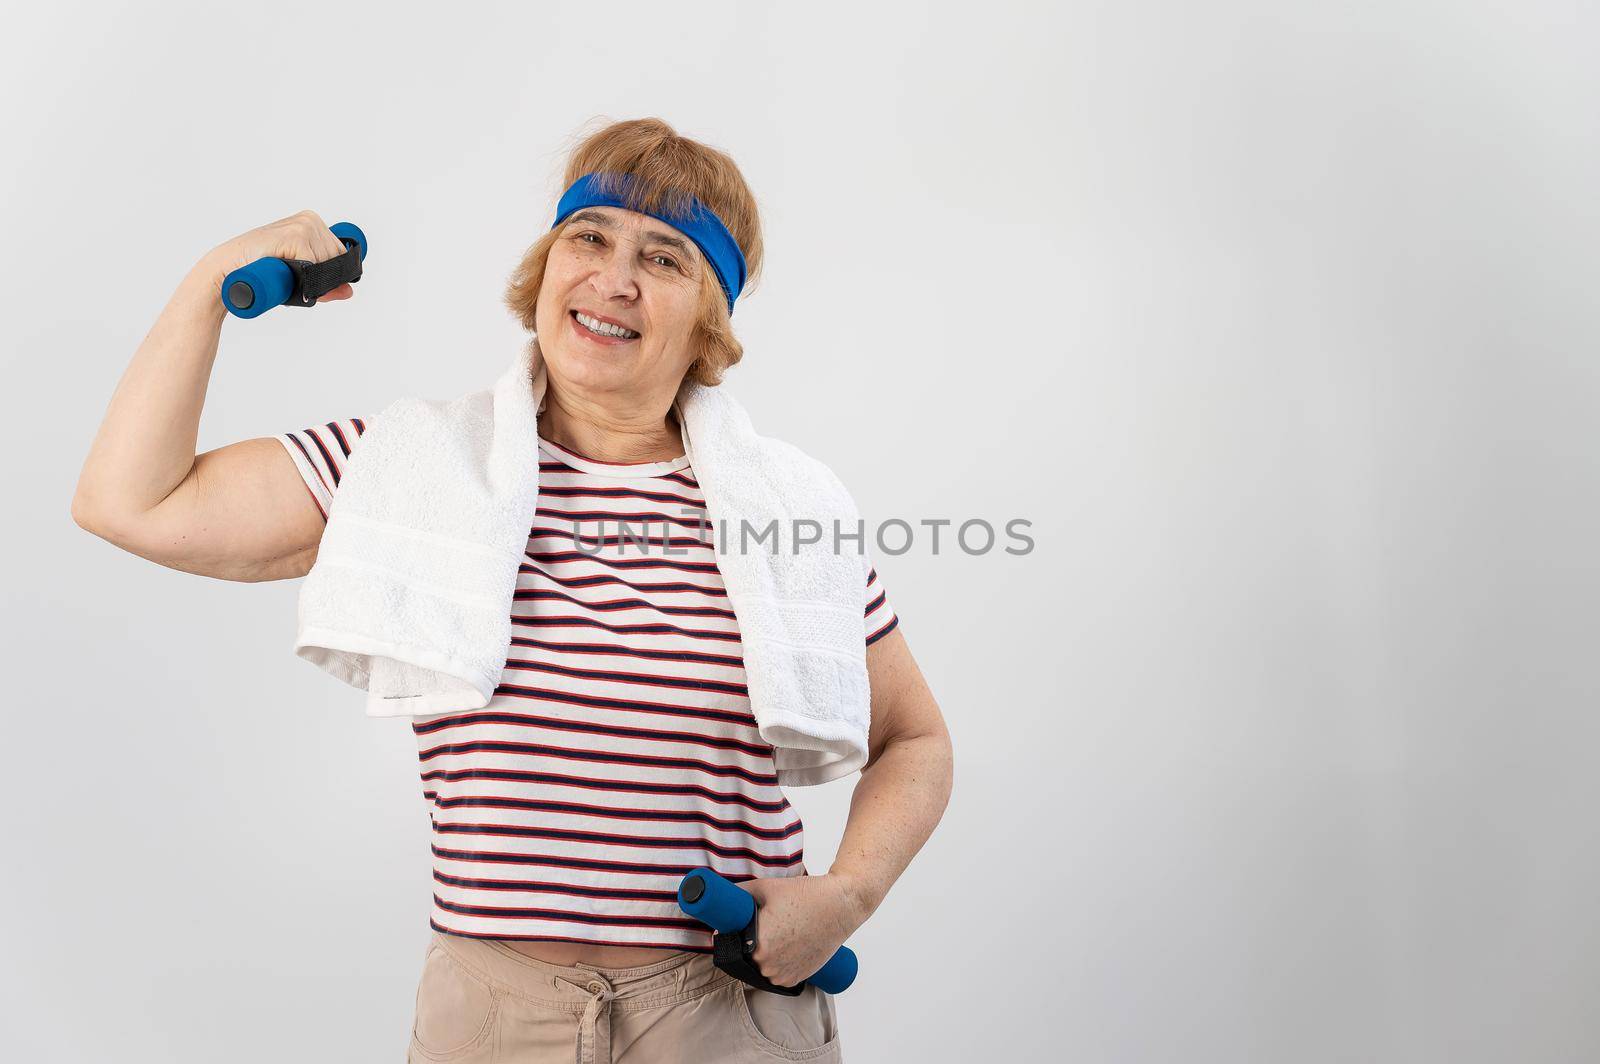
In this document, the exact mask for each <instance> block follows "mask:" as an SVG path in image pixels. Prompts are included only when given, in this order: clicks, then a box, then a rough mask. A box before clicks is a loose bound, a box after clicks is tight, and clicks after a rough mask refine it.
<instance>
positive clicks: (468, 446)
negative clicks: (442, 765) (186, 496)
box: [295, 340, 870, 786]
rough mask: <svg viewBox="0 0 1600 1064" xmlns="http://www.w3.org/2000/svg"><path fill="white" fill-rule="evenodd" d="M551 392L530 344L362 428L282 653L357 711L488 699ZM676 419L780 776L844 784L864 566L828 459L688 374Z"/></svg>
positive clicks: (502, 652)
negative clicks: (468, 379)
mask: <svg viewBox="0 0 1600 1064" xmlns="http://www.w3.org/2000/svg"><path fill="white" fill-rule="evenodd" d="M530 379H531V386H530ZM547 380H548V378H547V373H546V369H545V366H544V360H543V357H542V356H541V355H540V353H539V350H538V342H537V340H534V341H532V342H530V343H528V344H525V345H523V347H522V349H521V351H520V352H519V354H518V357H517V358H516V359H515V360H514V362H513V364H512V366H511V367H510V368H509V369H507V370H506V371H505V373H504V374H503V375H502V376H501V377H500V379H499V381H497V382H496V383H495V385H494V387H493V388H492V389H490V390H486V391H479V392H473V393H471V394H469V395H464V396H462V397H461V398H459V399H455V400H450V401H445V400H434V399H421V398H415V397H408V398H404V399H399V400H396V401H395V402H394V403H392V404H391V405H390V406H389V407H388V408H386V409H385V410H384V411H383V412H382V413H380V414H379V415H378V416H377V417H375V418H373V419H371V420H370V421H369V422H368V424H367V428H366V431H365V432H364V433H362V436H361V445H360V446H359V447H357V448H355V449H354V451H353V452H352V454H351V457H350V460H349V463H348V464H347V466H346V468H345V471H344V475H343V477H342V478H341V480H340V482H339V491H338V492H337V494H335V495H334V502H333V506H332V508H331V509H330V510H329V513H328V524H327V527H326V528H325V529H324V530H323V534H322V543H321V547H320V548H319V550H318V552H317V560H316V564H315V565H314V566H313V567H312V569H311V572H310V573H309V574H308V575H307V576H306V578H305V582H304V584H303V585H302V587H301V589H300V603H299V629H298V633H297V636H296V640H295V653H296V654H298V655H299V656H300V657H302V658H304V659H306V660H307V661H310V662H312V663H314V664H316V665H319V666H321V667H322V668H324V669H326V670H327V671H328V672H330V673H332V674H333V675H334V676H336V677H338V678H339V679H341V680H343V681H344V682H346V683H348V684H351V685H352V686H355V687H359V688H362V689H364V690H366V691H367V712H368V713H369V714H371V715H373V716H424V715H428V714H436V713H443V712H453V711H460V710H469V709H478V708H480V707H482V706H485V705H487V704H488V702H489V699H490V697H491V696H492V695H493V693H494V690H495V687H496V685H497V684H498V683H499V680H500V675H501V671H502V669H503V668H504V666H505V661H506V656H507V654H508V653H509V652H510V649H511V603H512V598H513V594H514V592H515V590H516V586H517V570H518V567H519V566H520V565H521V563H522V561H523V557H524V554H523V552H524V550H525V549H526V547H527V542H528V532H529V529H530V528H531V527H532V523H533V516H534V510H535V508H536V507H537V505H538V496H539V444H538V439H537V435H538V424H537V422H538V414H537V411H538V409H539V407H540V403H541V401H542V399H543V397H544V392H545V387H546V384H547ZM673 408H674V410H675V411H676V412H677V415H678V421H679V424H680V427H681V429H682V432H683V438H684V449H685V453H686V454H687V455H688V456H689V462H690V465H691V467H692V469H693V472H694V475H695V478H696V480H697V481H698V482H699V484H700V489H701V492H702V494H703V495H704V497H705V504H706V510H707V515H708V518H709V520H710V522H711V524H712V532H713V534H714V537H715V540H714V541H715V543H716V545H717V550H718V555H717V567H718V569H719V570H720V571H721V573H722V578H723V583H724V585H725V586H726V588H727V591H728V599H729V605H730V606H731V607H732V609H733V612H734V616H735V617H736V618H737V620H738V624H739V634H740V640H741V643H742V645H743V649H744V666H745V673H746V679H747V685H748V688H749V692H750V706H751V711H752V713H753V715H754V716H755V720H756V725H757V728H758V729H759V731H760V734H761V737H762V739H763V740H765V741H766V742H767V743H769V744H771V745H772V746H773V747H774V748H775V764H776V768H777V776H778V782H779V783H780V784H784V785H788V786H807V785H811V784H818V783H826V782H828V781H829V780H833V779H837V778H839V777H841V776H844V775H848V774H849V773H851V772H854V771H855V770H857V769H859V768H860V767H862V765H864V764H865V763H866V757H867V728H868V723H869V703H870V699H869V691H868V686H867V670H866V638H865V635H864V631H863V626H862V616H863V615H864V613H865V611H866V581H867V571H868V565H869V562H868V559H867V556H866V554H865V552H864V550H863V548H862V546H861V545H860V540H859V539H844V540H843V543H842V546H841V547H840V549H838V550H835V543H834V530H835V529H836V528H837V529H839V530H840V533H841V537H842V536H851V535H854V534H856V533H858V532H860V531H861V530H862V529H861V523H860V518H859V515H858V511H857V509H856V506H855V501H854V500H853V499H852V498H851V496H850V493H849V491H848V490H846V488H845V486H844V485H843V483H841V482H840V480H839V478H838V477H837V476H835V475H834V473H833V471H832V470H830V469H829V468H828V467H827V466H826V465H824V464H823V463H822V462H820V461H818V460H816V459H815V458H812V457H810V456H809V455H807V454H805V453H804V452H802V451H800V450H799V449H798V448H796V447H794V446H791V445H790V444H787V443H784V442H783V441H781V440H775V439H772V438H770V437H765V436H760V435H757V434H756V432H755V430H754V429H753V428H752V427H751V424H750V417H749V415H748V414H747V413H746V412H745V410H744V408H743V407H741V406H740V405H739V403H738V402H737V401H736V400H735V399H734V398H733V396H732V395H730V394H729V393H728V391H727V389H726V387H724V386H717V387H705V386H703V385H700V384H697V383H695V382H694V381H691V380H685V381H684V383H683V385H682V386H681V387H680V388H679V389H678V394H677V396H676V398H675V399H674V401H673ZM808 520H809V521H814V522H816V523H817V524H819V525H820V526H821V535H820V539H819V541H818V542H815V543H805V542H802V541H803V540H804V539H806V538H808V537H815V536H816V529H815V527H811V528H805V527H801V528H798V529H797V526H796V521H799V522H800V523H801V525H804V524H805V523H806V522H807V521H808ZM741 522H748V524H749V526H750V528H751V530H752V532H751V533H750V535H749V537H748V540H749V542H748V543H747V545H746V546H745V547H744V549H741V547H740V538H741V537H740V529H741ZM835 522H837V524H836V523H835ZM773 523H775V525H776V532H777V535H776V537H774V536H772V535H768V536H767V537H766V539H764V540H761V541H759V542H757V540H756V534H757V533H761V532H763V531H765V530H766V529H767V527H768V525H769V524H773ZM797 533H798V534H797Z"/></svg>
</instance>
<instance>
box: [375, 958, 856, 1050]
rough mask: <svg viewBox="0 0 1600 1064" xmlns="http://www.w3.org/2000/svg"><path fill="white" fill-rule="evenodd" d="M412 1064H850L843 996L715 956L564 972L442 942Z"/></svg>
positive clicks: (421, 989) (420, 999) (427, 972)
mask: <svg viewBox="0 0 1600 1064" xmlns="http://www.w3.org/2000/svg"><path fill="white" fill-rule="evenodd" d="M406 1059H407V1061H409V1062H411V1064H419V1062H424V1061H451V1062H453V1064H523V1062H527V1064H542V1062H545V1061H559V1062H561V1064H567V1062H573V1064H675V1062H678V1061H681V1062H683V1064H723V1062H733V1061H772V1060H788V1061H795V1060H808V1061H831V1062H835V1064H842V1061H843V1059H844V1058H843V1057H842V1055H841V1053H840V1048H839V1033H838V1025H837V1018H836V1015H835V1013H834V1005H833V996H832V995H831V994H825V993H823V992H822V991H820V990H818V989H817V988H816V987H814V986H807V987H806V989H805V990H804V992H802V993H801V994H800V995H799V996H797V997H789V996H787V995H784V994H773V993H769V992H767V991H765V990H757V989H755V988H754V987H752V986H748V985H746V984H745V983H743V982H740V981H739V980H737V979H735V978H734V977H733V976H731V975H728V974H727V973H726V972H723V971H721V970H720V969H718V968H717V967H716V966H715V965H713V964H712V963H711V956H710V954H705V953H690V952H677V951H674V952H672V953H668V954H667V955H666V957H665V959H664V960H660V961H657V962H655V963H654V964H646V965H640V966H639V967H635V968H597V967H593V966H591V965H587V964H580V965H577V966H575V967H571V968H566V967H562V966H561V965H557V964H548V963H546V962H544V961H541V960H537V959H535V958H533V957H529V956H526V955H524V954H521V953H518V952H517V951H516V950H513V949H511V948H509V947H507V946H506V945H504V944H503V943H500V942H496V941H494V940H493V939H482V938H467V937H465V936H462V935H447V934H442V933H440V932H437V931H436V932H434V933H433V936H432V938H431V939H430V940H429V942H428V949H427V953H426V954H425V957H424V960H423V965H422V978H421V980H420V983H419V985H418V987H417V1013H416V1021H415V1023H414V1025H413V1028H412V1034H411V1051H410V1052H409V1053H408V1054H407V1056H406Z"/></svg>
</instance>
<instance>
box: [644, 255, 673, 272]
mask: <svg viewBox="0 0 1600 1064" xmlns="http://www.w3.org/2000/svg"><path fill="white" fill-rule="evenodd" d="M651 260H652V261H655V262H659V263H661V265H663V266H665V267H666V268H667V269H669V270H675V269H677V268H678V264H677V262H675V261H674V260H673V258H672V256H671V255H652V256H651Z"/></svg>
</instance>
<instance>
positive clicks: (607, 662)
mask: <svg viewBox="0 0 1600 1064" xmlns="http://www.w3.org/2000/svg"><path fill="white" fill-rule="evenodd" d="M365 428H366V426H365V424H364V422H363V421H362V420H361V419H360V418H351V419H348V420H345V421H330V422H328V423H327V424H325V425H322V426H320V427H317V428H308V429H302V430H300V431H298V432H286V433H283V434H282V435H281V436H279V437H278V439H279V440H280V441H281V442H282V443H283V445H284V447H285V448H286V449H287V450H288V452H289V454H290V456H291V457H293V458H294V461H295V465H296V466H297V467H298V468H299V470H300V475H301V477H302V478H303V479H304V480H305V483H306V487H307V488H308V489H309V490H310V492H311V496H312V498H313V499H314V500H316V504H317V508H318V509H319V510H320V511H321V512H322V515H323V518H324V519H326V518H327V515H328V507H329V505H330V504H331V503H332V500H333V495H334V492H336V491H337V490H338V487H339V479H340V477H341V475H342V474H343V471H344V467H345V462H346V460H347V459H348V458H349V457H350V453H351V450H352V447H353V445H354V444H355V442H356V441H357V440H358V439H359V438H360V436H361V434H362V432H363V431H365ZM539 452H540V453H539V501H538V508H537V511H536V513H535V515H534V522H533V527H532V528H531V529H530V530H529V534H528V545H527V550H526V554H525V558H524V560H523V563H522V566H521V569H520V571H519V573H518V576H517V590H516V593H515V597H514V599H513V602H512V608H511V619H512V645H511V648H510V652H509V654H508V655H507V659H506V664H505V669H504V671H503V672H502V673H501V676H500V683H499V686H498V687H497V688H496V689H495V693H494V697H493V698H492V699H491V700H490V702H489V704H488V705H487V706H485V707H483V708H482V709H477V710H466V711H462V712H459V713H444V714H437V715H430V716H427V717H417V718H413V722H412V730H413V731H414V732H415V734H416V739H417V755H418V758H419V759H420V763H421V771H422V794H423V798H424V799H425V800H426V801H427V802H428V803H429V807H430V810H429V816H430V818H431V819H432V821H433V881H434V882H433V910H432V913H431V917H430V919H431V922H432V925H433V927H434V929H436V930H438V931H443V932H447V933H451V934H458V935H468V936H473V937H488V938H515V939H545V940H556V941H564V942H590V943H599V944H606V945H618V946H661V947H666V948H671V949H681V950H690V951H694V952H702V953H709V952H711V948H712V946H711V935H712V933H711V931H710V930H709V929H708V928H706V927H705V926H704V925H703V924H700V923H699V922H697V921H695V920H692V919H690V918H688V917H687V916H685V915H684V913H683V911H682V910H681V909H679V908H678V904H677V889H678V882H679V880H681V879H682V878H683V876H684V875H686V874H687V873H688V872H690V871H692V870H694V869H696V868H699V867H702V866H706V867H710V868H712V869H715V870H716V871H717V872H719V873H721V874H722V875H723V876H726V877H727V878H728V879H730V880H733V881H734V882H739V881H742V880H747V879H751V878H755V877H764V878H770V877H778V876H798V875H806V874H808V873H807V869H806V867H805V863H804V856H803V842H804V836H803V832H802V828H801V824H800V817H799V815H798V814H797V813H796V812H795V810H794V808H793V807H792V806H790V805H789V802H788V800H787V799H786V798H785V797H784V795H783V791H782V790H781V789H780V788H779V786H778V782H777V775H776V770H775V766H774V762H773V750H772V747H771V746H770V745H769V744H767V743H766V742H764V741H763V740H762V739H761V737H760V735H759V733H758V732H757V730H756V724H755V718H754V716H752V714H751V710H750V700H749V696H748V693H747V691H746V688H745V672H744V659H743V655H742V652H741V647H740V643H739V628H738V624H737V623H736V621H735V618H734V614H733V611H732V609H731V608H730V607H729V605H728V600H727V591H726V589H725V588H724V586H723V582H722V575H721V573H720V572H719V571H718V569H717V564H716V557H717V555H716V550H715V546H714V541H713V539H712V537H711V525H710V523H709V521H708V520H707V519H706V516H705V500H704V497H703V496H702V495H701V492H700V487H699V485H698V484H697V483H696V481H695V478H694V473H693V471H692V470H691V469H690V467H689V459H688V457H687V456H680V457H678V458H676V459H673V460H672V461H668V462H636V463H628V464H617V463H610V462H597V461H593V460H591V459H589V458H586V457H584V456H583V455H580V454H576V453H574V452H572V451H570V450H568V449H566V448H563V447H560V446H558V445H556V444H554V443H551V442H549V441H548V440H545V439H543V438H541V439H540V440H539ZM619 520H620V521H622V522H623V523H624V526H623V527H622V528H621V529H619V527H618V521H619ZM663 520H665V522H666V525H665V526H663V523H662V522H663ZM663 527H666V528H669V529H670V530H671V532H670V535H669V536H668V537H667V539H670V544H669V543H668V542H667V539H664V538H663ZM619 532H622V533H625V534H623V535H619ZM575 535H576V536H578V537H580V541H581V543H582V544H583V547H584V549H582V550H580V549H578V542H575V540H574V536H575ZM597 537H599V539H600V544H599V549H598V550H597V549H596V538H597ZM669 547H670V553H668V552H667V548H669ZM863 601H864V603H865V608H864V616H865V620H864V631H863V638H864V639H865V640H866V642H867V644H868V645H870V644H872V643H873V642H876V641H877V640H878V639H881V638H882V637H883V636H885V635H887V634H888V633H889V631H890V630H892V629H893V628H894V627H895V625H896V624H897V623H898V619H897V617H896V616H895V613H894V610H893V608H892V607H891V606H890V605H889V601H888V598H887V597H886V595H885V594H884V593H883V589H882V587H881V586H880V585H879V582H878V579H877V573H876V571H875V570H872V569H871V568H870V567H869V568H868V576H867V578H866V587H865V588H864V596H863Z"/></svg>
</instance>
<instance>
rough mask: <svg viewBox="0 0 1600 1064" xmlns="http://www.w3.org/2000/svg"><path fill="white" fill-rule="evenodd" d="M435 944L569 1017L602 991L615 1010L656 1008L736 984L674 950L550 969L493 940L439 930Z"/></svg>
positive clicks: (694, 956) (504, 986) (509, 989)
mask: <svg viewBox="0 0 1600 1064" xmlns="http://www.w3.org/2000/svg"><path fill="white" fill-rule="evenodd" d="M433 940H434V941H435V942H436V943H438V945H439V946H440V948H441V949H444V950H445V951H446V952H448V953H449V954H450V956H452V957H453V958H455V959H456V960H457V961H459V962H460V963H461V965H462V966H463V967H466V968H468V969H470V970H472V971H473V972H475V973H477V974H478V975H479V976H480V977H482V978H483V979H484V980H486V981H487V982H489V983H491V984H493V985H494V986H496V987H497V988H498V989H499V990H500V991H501V992H502V993H506V994H511V995H513V996H515V997H519V998H522V999H523V1000H525V1001H531V1002H534V1003H536V1004H539V1005H543V1006H545V1007H546V1008H553V1009H560V1010H565V1011H568V1012H583V1011H584V1010H585V1008H586V1007H587V1006H588V1004H589V1002H590V1000H591V999H592V998H593V997H594V996H595V995H596V994H597V993H600V992H602V991H603V992H604V993H605V994H606V997H607V999H608V1000H609V1001H611V1002H613V1005H614V1007H616V1008H630V1009H642V1008H656V1007H659V1006H661V1005H670V1004H675V1003H676V1002H678V1001H692V1000H693V999H695V998H697V997H700V996H702V995H704V994H709V993H712V992H713V991H715V990H718V989H720V988H721V987H723V986H726V985H727V984H729V983H732V982H735V981H736V980H735V979H734V977H733V976H731V975H729V974H728V973H727V972H724V971H722V970H721V969H720V968H718V967H717V966H716V965H715V964H713V963H712V961H711V954H709V953H696V952H692V951H686V950H685V951H678V950H674V951H672V952H670V953H668V954H667V955H666V956H665V957H664V958H663V959H662V960H659V961H656V962H655V963H653V964H643V965H638V966H636V967H632V968H602V967H599V966H596V965H591V964H581V963H580V964H575V965H571V966H568V965H561V964H551V963H549V962H548V961H542V960H539V959H538V958H537V957H530V956H528V955H527V954H525V953H518V952H517V951H516V950H514V949H512V948H511V947H510V946H507V945H506V944H505V943H503V942H500V941H499V940H497V939H492V938H471V937H468V936H465V935H450V934H445V933H444V932H441V931H434V932H433Z"/></svg>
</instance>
